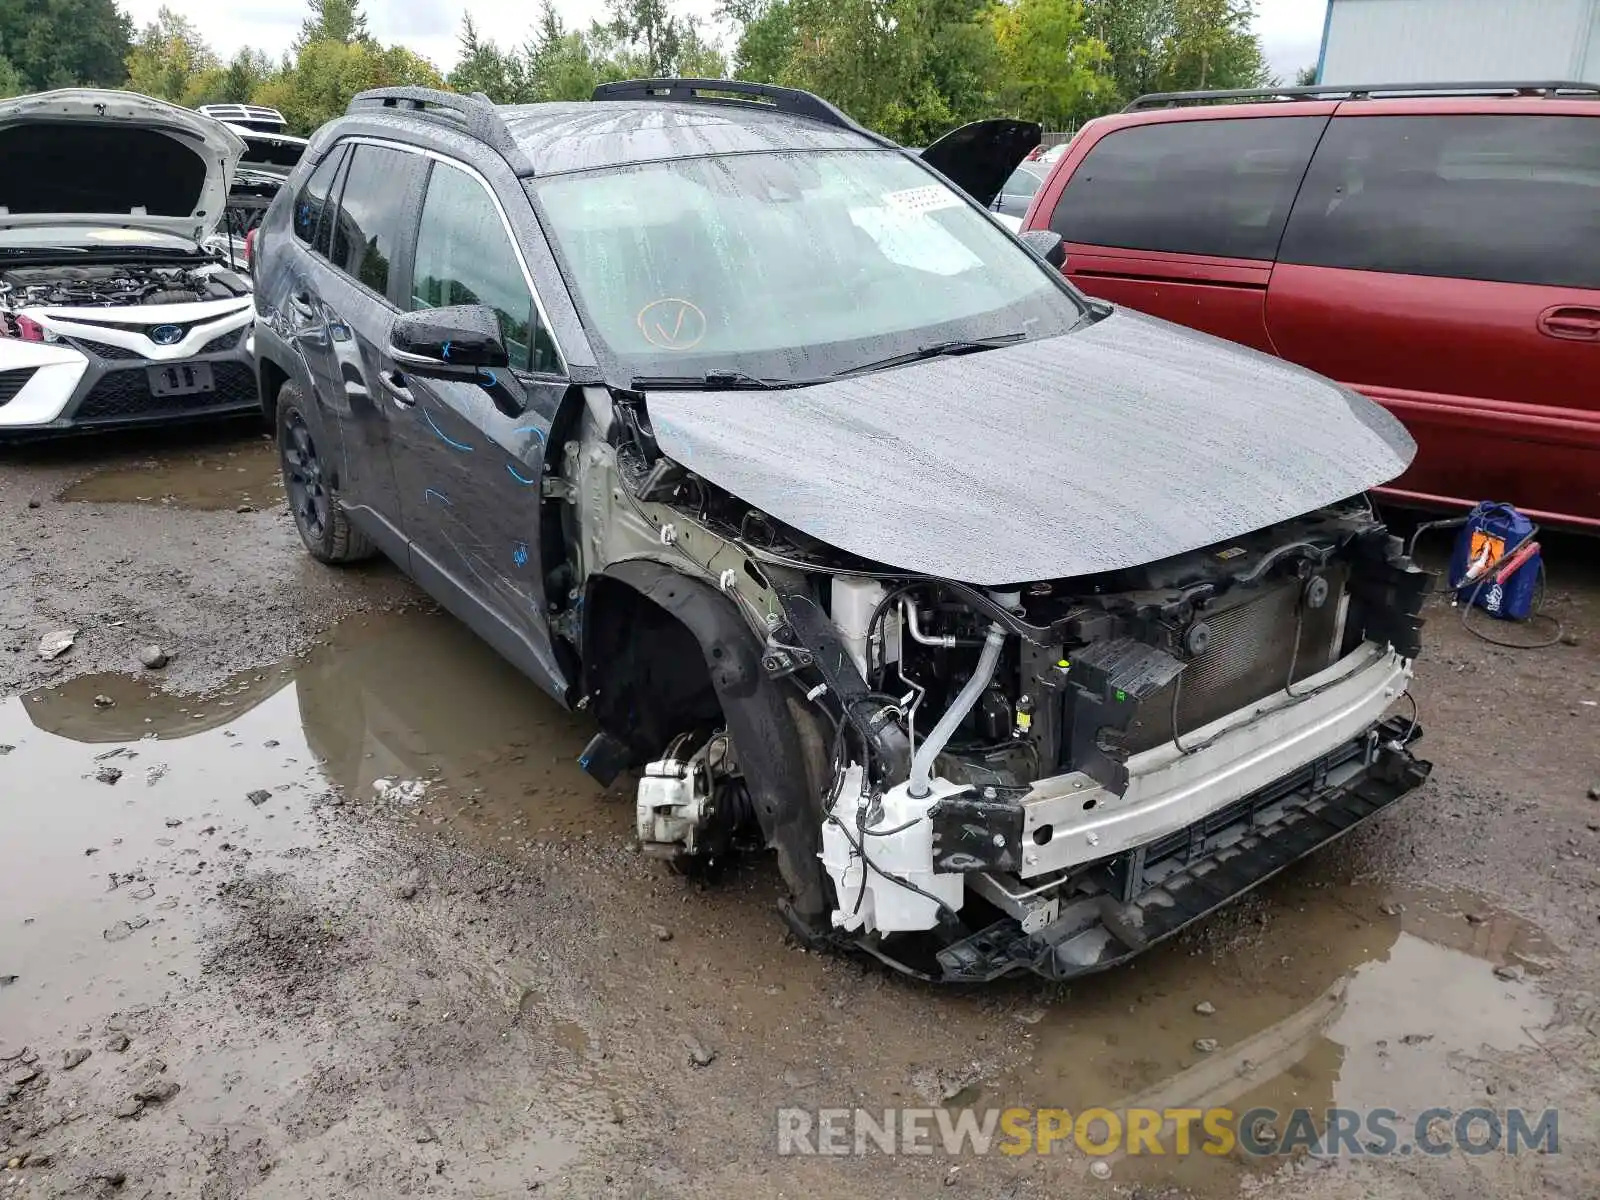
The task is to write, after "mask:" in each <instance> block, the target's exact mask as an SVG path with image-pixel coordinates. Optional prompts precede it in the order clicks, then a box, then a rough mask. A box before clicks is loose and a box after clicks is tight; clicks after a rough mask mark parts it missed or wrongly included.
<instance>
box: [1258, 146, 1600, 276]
mask: <svg viewBox="0 0 1600 1200" xmlns="http://www.w3.org/2000/svg"><path fill="white" fill-rule="evenodd" d="M1279 257H1280V259H1281V261H1283V262H1287V263H1300V264H1304V265H1307V266H1316V267H1344V268H1349V269H1353V270H1357V271H1385V272H1390V273H1393V274H1400V275H1432V276H1442V277H1445V278H1451V279H1480V280H1490V281H1494V282H1499V283H1532V284H1546V285H1550V286H1554V287H1576V288H1600V119H1596V118H1593V117H1565V116H1527V115H1523V116H1513V115H1503V116H1502V115H1494V116H1416V117H1339V118H1336V119H1335V120H1334V122H1333V125H1332V126H1331V127H1330V128H1329V130H1328V134H1327V136H1326V137H1325V138H1323V140H1322V145H1321V146H1320V147H1319V148H1318V150H1317V155H1316V159H1315V161H1314V162H1313V163H1312V164H1311V170H1310V171H1309V172H1308V173H1307V175H1306V181H1305V186H1304V187H1303V188H1302V189H1301V191H1300V198H1299V200H1298V201H1297V202H1296V203H1295V207H1294V215H1293V217H1292V218H1291V219H1290V221H1289V228H1288V231H1287V232H1286V233H1285V235H1284V239H1283V248H1282V252H1281V254H1280V256H1279Z"/></svg>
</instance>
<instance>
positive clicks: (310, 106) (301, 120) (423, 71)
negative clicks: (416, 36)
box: [252, 39, 444, 133]
mask: <svg viewBox="0 0 1600 1200" xmlns="http://www.w3.org/2000/svg"><path fill="white" fill-rule="evenodd" d="M401 85H412V86H416V87H432V88H440V87H443V86H444V80H443V79H442V78H441V77H440V75H439V70H438V68H437V67H435V66H434V65H433V64H432V63H430V62H429V61H428V60H427V59H425V58H421V57H419V56H418V55H416V54H413V53H412V52H411V51H410V50H407V49H406V48H405V47H403V46H389V47H387V48H385V47H381V46H379V45H377V44H376V43H375V42H372V41H370V40H368V41H354V42H341V41H337V40H333V39H325V40H322V41H316V42H310V43H308V44H307V45H306V46H305V47H304V48H303V49H301V50H300V51H299V53H298V54H296V55H295V56H294V59H293V61H292V63H291V65H290V67H289V69H288V70H286V71H284V72H283V73H282V74H281V75H278V76H276V77H275V78H273V79H271V80H268V81H267V82H266V83H264V84H262V85H261V87H259V88H257V89H256V93H255V95H254V96H253V97H252V100H253V101H254V102H255V103H257V104H266V105H270V106H271V107H273V108H276V109H278V111H280V112H281V113H283V115H284V117H285V118H286V119H287V120H288V122H289V125H290V127H291V128H292V129H293V130H295V131H296V132H298V133H310V132H311V131H312V130H314V129H316V128H317V127H318V126H319V125H322V124H324V123H326V122H328V121H330V120H332V119H333V118H334V117H336V116H338V115H340V114H341V113H343V112H344V111H345V109H347V108H348V107H349V106H350V101H351V99H352V98H353V97H354V96H355V94H356V93H357V92H361V91H366V90H367V89H369V88H376V87H396V86H401Z"/></svg>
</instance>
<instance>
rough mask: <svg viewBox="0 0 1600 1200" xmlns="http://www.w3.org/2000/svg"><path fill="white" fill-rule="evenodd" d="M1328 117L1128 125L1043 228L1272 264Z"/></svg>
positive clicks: (1100, 241)
mask: <svg viewBox="0 0 1600 1200" xmlns="http://www.w3.org/2000/svg"><path fill="white" fill-rule="evenodd" d="M1327 123H1328V118H1327V117H1321V116H1313V117H1254V118H1249V117H1244V118H1238V119H1224V120H1209V121H1195V120H1191V121H1169V122H1166V123H1164V124H1159V125H1134V126H1130V127H1129V128H1127V129H1119V130H1117V131H1115V132H1113V133H1108V134H1106V135H1105V136H1104V137H1103V138H1101V139H1100V140H1099V141H1098V142H1096V143H1095V144H1094V146H1093V147H1092V148H1091V149H1090V151H1089V153H1088V154H1087V155H1085V156H1084V159H1083V161H1082V162H1080V163H1079V164H1078V166H1077V169H1076V170H1075V171H1073V173H1072V178H1071V180H1069V181H1068V183H1067V187H1066V190H1065V191H1064V192H1062V194H1061V198H1060V199H1059V200H1057V201H1056V207H1055V212H1054V213H1052V214H1051V217H1050V228H1051V229H1053V230H1055V231H1056V232H1057V233H1059V234H1060V235H1061V236H1062V237H1063V238H1065V239H1066V240H1067V241H1069V242H1086V243H1089V244H1090V245H1095V246H1117V247H1121V248H1124V249H1128V250H1157V251H1166V252H1171V253H1176V254H1206V255H1213V256H1216V257H1219V258H1253V259H1268V260H1270V259H1272V258H1273V257H1275V256H1276V254H1277V251H1278V240H1279V239H1280V238H1281V237H1282V236H1283V227H1284V223H1285V222H1286V221H1287V220H1288V218H1289V209H1290V206H1291V205H1293V203H1294V196H1295V191H1296V190H1297V189H1298V188H1299V186H1300V181H1301V179H1302V178H1303V177H1304V176H1305V172H1306V166H1307V164H1308V163H1309V162H1310V161H1311V152H1312V151H1313V150H1314V149H1315V148H1316V145H1317V139H1318V138H1319V137H1320V136H1321V135H1322V131H1323V129H1324V128H1325V127H1326V125H1327Z"/></svg>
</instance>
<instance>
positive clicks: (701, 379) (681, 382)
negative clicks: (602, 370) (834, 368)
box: [629, 371, 822, 392]
mask: <svg viewBox="0 0 1600 1200" xmlns="http://www.w3.org/2000/svg"><path fill="white" fill-rule="evenodd" d="M821 382H822V380H820V379H758V378H757V377H756V376H754V375H746V374H745V373H744V372H743V371H707V372H706V373H705V374H704V375H635V376H634V377H633V379H632V380H631V381H630V384H629V386H631V387H632V388H633V390H634V391H636V392H648V391H669V390H671V389H673V388H679V389H685V388H695V389H705V390H709V391H745V390H748V391H763V392H766V391H776V390H778V389H779V388H798V387H810V386H811V385H812V384H814V383H821Z"/></svg>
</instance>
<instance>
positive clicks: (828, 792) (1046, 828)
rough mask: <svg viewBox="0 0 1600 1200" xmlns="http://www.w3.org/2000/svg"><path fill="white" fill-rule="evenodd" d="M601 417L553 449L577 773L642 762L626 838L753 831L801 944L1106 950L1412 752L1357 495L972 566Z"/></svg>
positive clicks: (917, 955)
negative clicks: (731, 481) (572, 651)
mask: <svg viewBox="0 0 1600 1200" xmlns="http://www.w3.org/2000/svg"><path fill="white" fill-rule="evenodd" d="M620 418H621V419H620V420H619V421H618V422H616V423H615V424H614V425H613V426H612V428H611V429H610V430H609V436H606V437H602V436H601V434H600V430H599V428H598V427H591V428H588V429H586V430H585V431H583V432H580V433H579V434H578V435H577V436H575V437H574V438H573V440H571V441H570V442H569V443H568V444H567V448H566V457H565V471H564V474H565V476H566V478H565V480H564V485H563V494H565V495H569V496H571V497H575V499H574V500H573V504H574V505H575V507H576V509H577V511H576V512H573V513H571V514H569V526H570V537H571V538H572V539H576V540H574V541H569V545H576V547H577V556H578V561H577V562H575V563H574V564H572V566H571V567H569V568H566V569H568V570H574V569H575V571H576V575H575V577H576V578H584V577H586V576H587V575H588V574H589V573H590V567H589V563H591V562H592V563H593V564H594V567H593V569H594V570H595V571H597V572H598V573H599V576H600V580H601V582H600V583H599V584H598V585H597V584H596V583H595V582H594V581H593V580H592V581H591V583H590V585H589V587H588V588H587V590H586V592H585V598H584V603H583V605H582V606H581V608H583V609H585V610H586V614H583V615H580V613H579V607H573V608H569V609H567V610H566V611H565V612H564V613H560V614H557V616H556V624H557V627H558V628H561V627H563V622H566V623H567V624H566V625H565V628H567V629H568V631H569V633H570V634H571V636H573V637H574V638H580V637H581V641H582V645H583V650H584V653H583V657H584V659H585V661H586V664H594V665H593V666H589V667H588V668H587V673H586V676H585V679H586V682H587V695H588V699H589V701H590V702H591V703H592V705H593V710H594V712H595V715H596V716H597V718H598V719H599V720H600V723H601V727H602V730H603V732H602V733H601V735H600V736H599V737H597V739H596V742H595V744H594V745H592V746H591V750H590V754H589V755H586V757H585V762H586V765H589V764H590V763H591V760H592V762H593V764H594V765H590V766H589V769H591V770H592V771H595V772H596V773H597V774H601V770H600V769H599V768H604V775H602V777H605V776H609V775H613V774H615V764H618V763H621V762H624V761H626V760H628V759H630V758H631V759H633V760H634V761H637V762H642V763H644V764H645V765H644V766H643V778H642V779H641V781H640V784H639V789H638V797H637V807H638V821H637V825H638V831H639V836H640V839H641V841H642V842H643V844H644V846H645V849H646V850H647V851H648V852H650V853H652V854H655V855H657V856H660V857H664V858H666V859H668V860H670V861H672V862H673V863H675V864H676V865H677V866H679V867H680V868H690V867H696V866H704V865H708V864H710V863H712V862H714V861H716V860H717V859H718V858H720V857H722V856H725V855H726V854H728V853H730V852H731V851H734V850H738V849H741V848H744V849H749V848H753V847H756V846H760V845H765V846H768V847H771V848H773V849H775V850H776V851H777V852H778V861H779V866H780V869H781V870H782V872H783V874H784V877H785V881H786V882H787V884H788V885H789V890H790V897H789V900H788V901H787V903H786V905H785V915H786V916H787V918H788V920H789V922H790V924H791V926H792V927H793V929H794V930H795V932H796V933H797V935H799V936H800V937H802V938H803V939H804V940H805V941H806V942H807V943H808V944H813V945H816V946H848V947H855V948H858V949H861V950H865V951H866V952H868V953H870V954H872V955H874V956H876V957H878V958H880V959H882V960H884V961H886V962H888V963H890V964H891V965H893V966H894V967H896V968H897V969H899V970H902V971H906V972H909V973H911V974H914V975H917V976H919V977H923V978H927V979H932V980H945V981H980V980H987V979H992V978H995V977H998V976H1000V975H1004V974H1007V973H1010V972H1014V971H1019V970H1029V971H1034V972H1037V973H1040V974H1043V975H1045V976H1048V977H1053V978H1066V977H1070V976H1073V975H1077V974H1081V973H1084V972H1088V971H1093V970H1098V969H1102V968H1105V967H1108V966H1112V965H1114V964H1116V963H1119V962H1122V961H1124V960H1126V959H1127V958H1129V957H1131V956H1132V955H1134V954H1136V953H1138V952H1139V951H1141V950H1143V949H1145V948H1146V947H1148V946H1149V945H1151V944H1153V943H1155V942H1157V941H1160V940H1161V939H1163V938H1165V937H1167V936H1169V935H1170V934H1172V933H1175V932H1176V931H1177V930H1179V929H1180V928H1182V927H1184V926H1185V925H1187V924H1189V923H1190V922H1192V921H1194V920H1197V919H1199V918H1200V917H1202V916H1204V915H1206V914H1207V913H1209V912H1211V911H1213V910H1214V909H1216V908H1218V907H1220V906H1221V905H1223V904H1225V903H1226V902H1228V901H1229V900H1231V899H1233V898H1234V897H1236V896H1238V895H1239V894H1241V893H1242V892H1244V891H1246V890H1248V889H1249V888H1251V887H1254V886H1255V885H1256V884H1258V883H1260V882H1261V881H1263V880H1265V879H1266V878H1268V877H1270V876H1271V875H1272V874H1274V873H1276V872H1277V871H1278V870H1280V869H1281V868H1282V867H1284V866H1286V865H1288V864H1289V863H1290V862H1293V861H1294V860H1296V859H1298V858H1300V857H1302V856H1303V855H1305V854H1307V853H1309V852H1311V851H1312V850H1314V849H1316V848H1317V847H1319V846H1321V845H1323V844H1325V843H1326V842H1328V841H1330V840H1332V839H1334V838H1336V837H1338V836H1339V835H1341V834H1342V833H1344V832H1345V831H1347V830H1348V829H1350V828H1353V827H1354V826H1355V825H1356V824H1358V823H1359V822H1361V821H1362V820H1364V819H1365V818H1367V817H1369V816H1371V815H1372V814H1374V813H1375V812H1377V811H1379V810H1381V809H1383V808H1385V807H1387V806H1388V805H1389V804H1392V803H1393V802H1395V801H1396V800H1398V799H1399V798H1401V797H1402V796H1404V795H1405V794H1406V793H1407V792H1409V791H1411V790H1412V789H1414V788H1415V787H1417V786H1418V785H1419V784H1420V783H1421V782H1422V781H1423V780H1424V779H1425V778H1426V777H1427V774H1428V772H1429V770H1430V767H1429V764H1427V763H1425V762H1422V761H1420V760H1418V759H1416V758H1414V757H1413V756H1412V754H1411V753H1410V750H1409V749H1408V747H1409V745H1410V743H1411V742H1413V741H1415V740H1416V739H1417V737H1419V736H1420V729H1419V727H1418V725H1417V722H1416V720H1415V717H1414V713H1411V712H1409V711H1408V712H1407V715H1406V716H1404V717H1403V718H1402V717H1393V716H1390V715H1389V713H1390V710H1391V709H1393V708H1394V707H1395V706H1396V705H1397V703H1399V702H1401V701H1402V700H1403V699H1404V698H1405V694H1406V692H1407V688H1408V686H1409V682H1410V678H1411V672H1412V662H1413V660H1414V658H1415V657H1416V655H1417V654H1418V652H1419V648H1420V629H1421V625H1422V621H1421V618H1420V616H1419V613H1420V610H1421V606H1422V603H1423V599H1424V597H1425V595H1426V594H1427V592H1428V591H1429V590H1430V587H1431V583H1432V578H1433V577H1432V576H1431V575H1430V574H1428V573H1426V572H1424V571H1422V570H1420V569H1418V568H1417V567H1415V566H1414V565H1413V564H1412V563H1411V561H1410V559H1409V558H1408V557H1407V556H1406V554H1405V553H1404V547H1403V546H1402V544H1401V542H1400V541H1399V540H1398V539H1396V538H1394V537H1393V536H1391V535H1390V534H1389V532H1388V530H1387V528H1386V527H1385V526H1384V524H1383V523H1382V521H1381V520H1380V519H1379V518H1378V517H1377V515H1376V514H1375V513H1374V511H1373V509H1372V508H1371V506H1370V504H1369V503H1368V501H1367V500H1366V499H1365V498H1364V497H1360V496H1357V497H1354V498H1351V499H1349V500H1346V501H1342V502H1339V503H1335V504H1332V505H1327V506H1324V507H1322V508H1319V509H1317V510H1315V511H1313V512H1310V513H1307V514H1305V515H1303V516H1299V517H1295V518H1293V519H1290V520H1287V521H1281V522H1279V523H1277V524H1274V525H1271V526H1269V527H1267V528H1263V529H1259V530H1256V531H1254V532H1250V533H1246V534H1243V535H1240V536H1234V537H1232V538H1229V539H1228V540H1227V541H1225V542H1223V543H1220V544H1216V545H1212V546H1207V547H1202V548H1199V549H1194V550H1191V551H1188V552H1185V553H1181V554H1177V555H1175V556H1171V557H1168V558H1164V559H1161V560H1159V561H1156V562H1151V563H1148V564H1144V565H1140V566H1134V567H1128V568H1123V569H1118V570H1112V571H1106V572H1101V573H1098V574H1093V575H1086V576H1080V577H1074V578H1064V579H1044V580H1027V581H1019V582H1018V583H1017V584H1016V585H1013V586H1002V587H995V586H975V585H973V584H969V583H966V582H963V581H961V580H957V579H947V578H939V577H934V576H930V575H922V574H914V573H907V572H898V571H896V570H894V569H893V568H890V567H886V566H883V565H881V564H879V563H876V562H871V561H867V560H863V559H861V558H858V557H857V556H855V555H852V554H848V553H845V552H843V551H840V550H838V549H835V548H833V547H831V546H829V545H827V544H824V543H822V542H820V541H818V540H817V539H815V538H813V537H810V536H808V535H806V534H805V533H803V532H801V531H800V530H798V529H796V528H794V527H792V526H790V525H788V524H786V523H785V522H784V521H782V520H780V519H778V518H777V517H776V516H774V515H772V514H771V513H768V512H765V511H761V510H758V509H755V508H753V507H752V506H751V505H749V504H748V503H746V502H744V501H742V500H740V499H738V498H736V497H735V496H733V495H732V494H731V493H729V492H727V491H724V490H723V489H722V488H720V487H718V486H716V485H715V484H713V483H712V482H710V481H709V480H707V479H705V478H702V477H700V476H698V475H696V474H695V473H694V472H693V471H691V470H689V469H688V468H687V467H685V466H684V465H682V464H679V463H676V462H673V461H672V460H671V459H669V458H667V457H665V456H664V455H663V454H662V452H661V448H660V447H659V445H658V444H657V443H656V441H655V438H654V436H653V435H652V434H651V432H650V422H649V417H648V415H647V413H646V412H645V409H644V405H643V403H642V402H639V403H634V404H631V405H624V406H623V411H622V412H621V413H620ZM668 527H670V528H671V529H672V531H673V536H672V537H671V538H665V537H663V536H661V531H662V530H663V529H666V528H668ZM579 528H582V529H585V530H601V531H603V532H601V533H598V534H593V533H591V534H586V536H585V537H584V538H582V539H577V533H578V530H579ZM886 553H887V548H886ZM591 555H592V556H593V557H592V558H591V557H590V556H591ZM602 564H609V565H602ZM617 589H626V591H627V593H628V594H629V595H631V596H634V597H636V598H640V599H642V600H644V601H645V603H643V604H639V605H636V606H635V607H634V608H632V609H631V610H630V615H629V616H628V617H627V618H625V619H624V618H620V617H618V616H616V615H615V614H616V613H617V612H618V611H619V609H618V608H617V598H618V594H619V593H618V591H617ZM608 614H610V615H608ZM580 626H581V633H580V630H579V627H580ZM686 680H698V681H699V682H685V681H686ZM1400 707H1401V708H1402V709H1404V708H1405V706H1404V705H1403V704H1401V706H1400ZM606 764H610V766H607V765H606Z"/></svg>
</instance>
